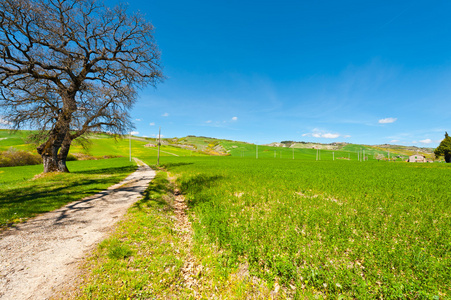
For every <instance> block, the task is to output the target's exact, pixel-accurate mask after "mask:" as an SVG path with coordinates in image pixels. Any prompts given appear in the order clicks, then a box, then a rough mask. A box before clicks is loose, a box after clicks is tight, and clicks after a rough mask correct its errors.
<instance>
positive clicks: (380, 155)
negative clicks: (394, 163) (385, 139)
mask: <svg viewBox="0 0 451 300" xmlns="http://www.w3.org/2000/svg"><path fill="white" fill-rule="evenodd" d="M384 158H385V156H384V155H383V154H381V153H378V154H377V155H376V159H377V160H378V161H379V160H381V159H384Z"/></svg>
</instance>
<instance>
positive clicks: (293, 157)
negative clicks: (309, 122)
mask: <svg viewBox="0 0 451 300" xmlns="http://www.w3.org/2000/svg"><path fill="white" fill-rule="evenodd" d="M293 159H294V148H293Z"/></svg>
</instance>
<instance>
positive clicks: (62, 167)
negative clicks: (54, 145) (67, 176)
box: [58, 132, 72, 173]
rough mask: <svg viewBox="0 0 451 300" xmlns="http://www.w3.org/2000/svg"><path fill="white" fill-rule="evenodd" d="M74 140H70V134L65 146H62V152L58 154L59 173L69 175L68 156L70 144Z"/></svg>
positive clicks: (64, 143) (66, 138) (67, 135)
mask: <svg viewBox="0 0 451 300" xmlns="http://www.w3.org/2000/svg"><path fill="white" fill-rule="evenodd" d="M71 143H72V140H71V138H70V133H69V132H68V133H67V134H66V137H65V138H64V141H63V144H62V145H61V149H60V152H59V154H58V171H60V172H65V173H69V169H68V168H67V166H66V159H67V155H68V154H69V149H70V144H71Z"/></svg>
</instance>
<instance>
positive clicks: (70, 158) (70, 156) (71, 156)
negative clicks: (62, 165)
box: [66, 153, 78, 161]
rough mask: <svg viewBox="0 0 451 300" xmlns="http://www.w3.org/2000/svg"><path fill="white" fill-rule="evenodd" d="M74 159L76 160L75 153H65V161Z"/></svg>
mask: <svg viewBox="0 0 451 300" xmlns="http://www.w3.org/2000/svg"><path fill="white" fill-rule="evenodd" d="M76 160H78V158H77V157H76V156H75V155H73V154H70V153H69V154H68V155H67V158H66V161H76Z"/></svg>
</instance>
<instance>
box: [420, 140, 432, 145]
mask: <svg viewBox="0 0 451 300" xmlns="http://www.w3.org/2000/svg"><path fill="white" fill-rule="evenodd" d="M420 143H422V144H430V143H433V141H432V140H431V139H424V140H420Z"/></svg>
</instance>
